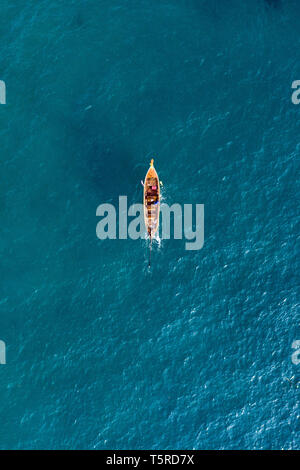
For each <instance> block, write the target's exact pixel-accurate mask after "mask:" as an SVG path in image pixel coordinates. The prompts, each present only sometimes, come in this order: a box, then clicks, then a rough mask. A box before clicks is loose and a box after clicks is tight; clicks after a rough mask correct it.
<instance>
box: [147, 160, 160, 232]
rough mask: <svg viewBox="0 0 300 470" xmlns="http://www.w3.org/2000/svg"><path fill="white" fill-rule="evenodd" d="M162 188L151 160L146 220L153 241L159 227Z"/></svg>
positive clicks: (148, 174) (148, 173) (148, 175)
mask: <svg viewBox="0 0 300 470" xmlns="http://www.w3.org/2000/svg"><path fill="white" fill-rule="evenodd" d="M159 212H160V186H159V178H158V174H157V172H156V170H155V168H154V166H153V160H151V164H150V168H149V170H148V172H147V174H146V177H145V181H144V219H145V226H146V230H147V233H148V235H149V237H150V239H152V237H153V236H154V235H155V233H156V232H157V230H158V227H159Z"/></svg>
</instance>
